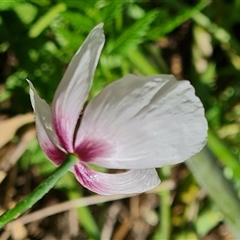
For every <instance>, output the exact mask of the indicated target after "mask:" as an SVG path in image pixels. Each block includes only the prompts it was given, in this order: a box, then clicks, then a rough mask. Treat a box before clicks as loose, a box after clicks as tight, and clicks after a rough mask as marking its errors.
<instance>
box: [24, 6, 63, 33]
mask: <svg viewBox="0 0 240 240" xmlns="http://www.w3.org/2000/svg"><path fill="white" fill-rule="evenodd" d="M65 10H66V5H65V4H64V3H59V4H57V5H56V6H54V7H52V8H51V9H50V10H49V11H48V12H47V13H46V14H45V15H43V16H42V17H40V18H39V19H38V21H37V22H36V23H35V24H34V25H33V26H32V27H31V28H30V30H29V32H28V36H29V37H30V38H36V37H37V36H39V35H40V34H41V33H42V31H43V30H44V29H45V28H46V27H48V26H49V24H50V23H51V22H52V20H53V19H54V18H55V17H56V16H57V15H58V14H59V13H60V12H63V11H65Z"/></svg>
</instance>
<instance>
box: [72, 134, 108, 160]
mask: <svg viewBox="0 0 240 240" xmlns="http://www.w3.org/2000/svg"><path fill="white" fill-rule="evenodd" d="M112 151H113V146H112V145H110V144H109V143H108V142H107V141H105V140H104V139H98V140H97V139H94V138H93V139H91V138H84V139H83V140H82V141H81V143H80V144H79V145H78V146H77V147H76V148H75V149H74V152H75V153H76V154H77V155H78V157H79V159H80V160H81V161H84V162H91V163H96V164H97V159H98V158H99V157H107V158H109V157H110V156H111V152H112Z"/></svg>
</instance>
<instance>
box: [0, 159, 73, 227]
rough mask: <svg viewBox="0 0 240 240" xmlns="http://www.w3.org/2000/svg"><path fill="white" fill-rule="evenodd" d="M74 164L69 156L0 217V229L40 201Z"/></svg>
mask: <svg viewBox="0 0 240 240" xmlns="http://www.w3.org/2000/svg"><path fill="white" fill-rule="evenodd" d="M75 163H76V159H75V158H74V157H73V156H72V155H69V156H68V157H67V158H66V160H65V161H64V162H63V164H62V165H61V166H59V167H58V168H57V169H56V170H55V171H54V172H53V173H52V175H50V176H49V177H48V178H47V179H46V180H45V181H44V182H42V183H41V184H40V185H39V186H38V187H37V188H36V189H35V190H34V191H33V192H32V193H31V194H29V195H28V196H27V197H25V198H24V199H23V200H22V201H20V202H19V203H17V205H16V206H15V207H14V208H12V209H10V210H8V211H7V212H5V213H4V214H3V215H1V216H0V229H2V228H3V227H4V226H5V225H6V224H7V223H9V222H10V221H12V220H14V219H16V218H17V217H19V216H20V215H21V214H22V213H23V212H24V211H26V210H27V209H29V208H31V207H32V206H33V204H35V203H36V202H37V201H38V200H40V199H41V198H42V197H43V196H44V195H45V194H46V193H47V192H48V191H49V190H50V189H51V188H53V186H54V185H55V184H56V182H57V181H58V180H59V178H61V177H62V176H63V175H64V174H65V173H66V172H67V171H68V170H69V168H70V167H72V166H73V165H74V164H75Z"/></svg>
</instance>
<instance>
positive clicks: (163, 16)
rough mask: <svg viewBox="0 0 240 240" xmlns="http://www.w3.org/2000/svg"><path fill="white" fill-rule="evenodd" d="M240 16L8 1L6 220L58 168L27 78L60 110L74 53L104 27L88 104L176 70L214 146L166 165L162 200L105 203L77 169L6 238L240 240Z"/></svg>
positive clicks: (2, 26) (202, 6) (2, 139)
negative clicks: (46, 148) (121, 83)
mask: <svg viewBox="0 0 240 240" xmlns="http://www.w3.org/2000/svg"><path fill="white" fill-rule="evenodd" d="M239 12H240V1H238V0H231V1H227V0H214V1H205V0H204V1H194V0H172V1H161V0H148V1H135V0H130V1H129V0H121V1H117V0H113V1H110V0H101V1H97V0H91V1H80V0H78V1H70V0H69V1H68V0H62V1H60V0H55V1H54V0H29V1H27V0H26V1H21V0H2V1H0V191H1V197H0V211H1V212H4V211H5V210H6V209H8V208H10V207H12V206H14V205H15V204H16V202H17V201H19V199H21V198H22V197H23V196H25V195H27V194H28V193H29V192H31V191H32V189H34V188H35V187H36V186H37V185H38V184H39V183H40V182H41V181H42V180H43V179H44V178H45V177H46V176H47V175H48V174H49V173H50V172H51V171H53V169H54V168H55V166H53V165H52V164H51V163H50V161H48V160H47V158H46V157H45V156H44V155H43V153H42V151H41V149H40V148H39V145H38V142H37V140H36V135H35V129H34V123H33V116H32V114H31V113H32V108H31V105H30V101H29V94H28V84H27V82H26V81H25V79H26V78H28V79H30V80H31V81H32V82H33V83H34V85H35V87H36V89H37V90H38V93H39V94H40V95H41V97H42V98H45V99H46V100H47V102H51V101H52V99H53V94H54V92H55V89H56V88H57V85H58V83H59V81H60V79H61V77H62V75H63V73H64V70H65V69H66V67H67V64H68V63H69V61H70V59H71V57H72V56H73V54H74V52H75V51H76V50H77V49H78V47H79V46H80V45H81V43H82V42H83V40H84V39H85V37H86V36H87V34H88V33H89V31H90V30H91V29H92V28H93V27H94V26H95V25H97V24H98V23H99V22H104V29H105V34H106V44H105V47H104V49H103V52H102V55H101V58H100V62H99V65H98V68H97V71H96V74H95V79H94V84H93V88H92V90H91V94H90V97H89V98H92V97H93V96H95V95H96V94H97V93H98V92H99V91H100V90H101V89H102V88H103V87H104V86H106V85H107V84H109V83H110V82H112V81H114V80H117V79H119V78H120V77H122V76H123V75H125V74H128V73H134V74H139V75H149V74H153V73H160V74H161V73H164V74H166V73H172V74H174V75H175V76H176V77H177V78H178V79H189V80H190V81H191V83H192V84H193V85H194V86H195V88H196V94H197V95H198V96H199V97H200V98H201V100H202V102H203V104H204V106H205V109H206V116H207V119H208V121H209V139H208V144H207V147H206V149H204V150H203V151H202V152H201V153H200V154H199V155H197V156H195V157H194V158H193V159H190V160H188V161H187V163H186V164H179V165H177V166H174V167H171V168H170V167H165V168H163V169H160V170H159V174H160V175H161V178H162V179H163V184H162V185H161V186H160V187H159V188H157V189H155V191H154V192H151V193H146V194H142V195H140V196H134V197H126V196H119V197H116V199H115V200H114V199H113V198H112V197H99V196H96V195H93V194H92V193H91V192H89V191H87V190H86V189H83V188H82V187H81V186H80V184H78V183H77V182H76V181H75V179H74V177H73V176H72V175H71V173H69V174H67V175H66V176H65V177H64V178H63V179H61V180H60V181H59V182H58V184H57V186H56V188H55V189H53V190H52V191H50V192H49V193H48V194H47V195H46V196H45V197H44V198H43V199H42V200H41V201H39V202H38V203H37V204H36V205H35V206H34V207H33V208H32V209H31V210H30V211H29V212H27V213H26V214H25V215H24V217H22V218H20V219H19V221H18V222H16V223H14V226H13V225H9V226H8V227H7V228H6V229H4V230H3V231H2V232H1V236H0V239H1V240H2V239H99V238H102V239H110V238H113V239H234V238H237V237H240V230H239V229H240V225H239V219H240V202H239V196H240V162H239V150H240V147H239V140H240V134H239V126H240V102H239V99H240V81H239V79H240V42H239V40H240V18H239ZM78 198H79V199H80V202H78V203H76V202H73V201H71V200H73V199H78ZM122 198H125V199H124V200H123V199H122ZM113 200H114V201H113ZM63 201H67V204H66V205H59V204H60V203H61V202H63ZM72 204H75V205H74V208H73V209H72V206H73V205H72ZM64 206H65V208H64ZM76 206H81V208H76ZM47 207H50V209H49V208H48V209H46V210H45V212H44V209H45V208H47ZM53 207H55V208H56V210H55V213H57V214H53V212H52V213H51V211H50V210H53ZM37 210H40V212H37V214H36V215H34V216H35V218H34V216H33V215H31V213H32V212H35V211H37ZM46 213H47V214H46ZM44 214H45V215H44ZM16 233H17V234H16Z"/></svg>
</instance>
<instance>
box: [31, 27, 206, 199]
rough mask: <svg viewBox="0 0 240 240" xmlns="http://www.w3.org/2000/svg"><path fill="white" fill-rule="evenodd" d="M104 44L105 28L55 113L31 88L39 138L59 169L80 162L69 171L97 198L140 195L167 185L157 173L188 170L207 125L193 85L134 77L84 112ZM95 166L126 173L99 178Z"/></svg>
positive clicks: (84, 53)
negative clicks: (71, 158) (182, 166)
mask: <svg viewBox="0 0 240 240" xmlns="http://www.w3.org/2000/svg"><path fill="white" fill-rule="evenodd" d="M104 42H105V37H104V33H103V24H102V23H101V24H99V25H97V26H96V27H95V28H93V30H92V31H91V32H90V34H89V35H88V37H87V38H86V40H85V42H84V43H83V45H82V46H81V47H80V48H79V50H78V51H77V52H76V54H75V55H74V57H73V59H72V60H71V62H70V64H69V66H68V68H67V70H66V72H65V74H64V76H63V79H62V80H61V82H60V84H59V86H58V88H57V90H56V93H55V95H54V99H53V103H52V106H51V107H50V106H49V105H48V104H47V103H46V102H45V100H43V99H41V98H40V97H39V95H38V94H37V92H36V90H35V88H34V87H33V85H32V83H31V82H30V81H28V82H29V85H30V98H31V103H32V106H33V109H34V114H35V122H36V129H37V136H38V140H39V144H40V146H41V148H42V150H43V151H44V153H45V154H46V155H47V157H48V158H49V159H50V160H51V161H52V162H53V163H55V164H56V165H61V164H62V163H63V161H64V160H65V158H66V156H67V155H68V154H74V155H75V156H76V157H77V159H78V161H77V162H76V164H75V165H74V166H73V167H72V168H71V169H69V170H70V171H71V172H73V173H74V175H75V177H76V179H77V180H78V181H79V182H80V183H81V184H82V185H83V186H84V187H86V188H88V189H90V190H91V191H93V192H96V193H98V194H102V195H111V194H121V193H141V192H144V191H147V190H150V189H152V188H154V187H156V186H157V185H158V184H159V183H160V179H159V177H158V174H157V171H156V170H155V168H159V167H162V166H164V165H168V164H176V163H179V162H183V161H184V160H186V159H188V158H190V157H191V156H193V155H194V154H196V153H197V152H199V151H200V150H201V149H202V148H203V146H204V145H205V142H206V136H207V128H208V127H207V121H206V119H205V117H204V109H203V106H202V103H201V101H200V100H199V98H198V97H197V96H196V95H195V91H194V88H193V87H192V85H191V84H190V82H189V81H185V80H184V81H177V80H176V79H175V77H174V76H173V75H151V76H147V77H143V76H135V75H127V76H125V77H123V78H121V79H120V80H117V81H115V82H113V83H111V84H110V85H108V86H107V87H105V88H104V89H103V90H102V91H101V92H100V93H99V94H98V95H97V96H96V97H95V98H93V99H92V100H91V101H90V102H89V104H88V105H87V106H86V108H85V110H84V111H83V106H84V103H85V101H86V99H87V97H88V93H89V90H90V87H91V84H92V79H93V75H94V71H95V69H96V66H97V62H98V60H99V56H100V53H101V50H102V48H103V44H104ZM82 111H83V114H81V113H82ZM91 164H94V165H97V166H101V167H104V168H108V169H122V170H124V172H121V173H114V174H112V173H103V172H98V171H95V170H93V169H92V168H91V166H90V165H91Z"/></svg>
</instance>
